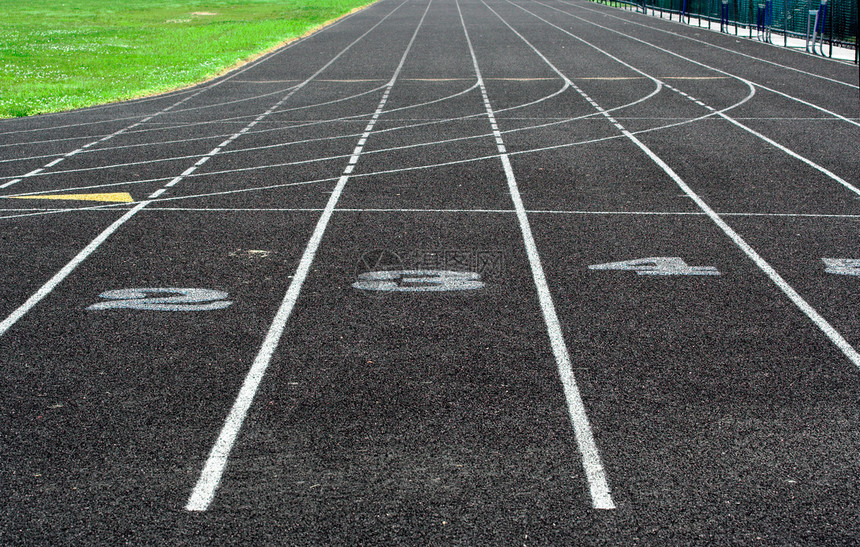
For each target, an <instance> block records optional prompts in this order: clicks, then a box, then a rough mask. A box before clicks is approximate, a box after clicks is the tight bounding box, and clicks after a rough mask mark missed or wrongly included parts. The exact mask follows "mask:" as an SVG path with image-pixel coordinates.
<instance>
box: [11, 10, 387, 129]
mask: <svg viewBox="0 0 860 547" xmlns="http://www.w3.org/2000/svg"><path fill="white" fill-rule="evenodd" d="M369 5H370V4H368V6H365V7H369ZM359 11H361V10H359ZM359 11H354V12H352V13H348V14H346V15H344V16H343V17H341V18H340V19H338V20H336V21H334V22H332V23H331V24H329V25H326V26H323V27H320V28H318V29H317V30H315V31H313V32H312V33H311V34H308V35H307V36H302V37H300V38H298V39H296V40H294V41H292V42H290V43H289V44H285V45H284V46H283V47H281V48H278V49H276V50H274V51H270V52H269V53H266V54H264V55H263V56H261V57H259V58H257V59H254V60H253V61H251V62H249V63H248V64H246V65H244V66H242V67H239V68H238V69H236V70H235V71H233V72H232V73H230V74H225V75H223V76H220V77H218V78H216V79H214V80H213V81H210V82H204V83H201V84H198V85H202V86H204V87H205V89H202V90H198V92H200V91H206V90H209V89H211V88H214V87H217V86H219V85H221V84H223V83H224V82H227V81H229V80H232V79H233V78H235V77H236V76H238V75H240V74H242V73H244V72H246V71H248V70H250V69H252V68H255V67H257V66H258V65H261V64H263V63H265V62H267V61H270V60H271V59H272V58H273V57H276V56H278V55H280V54H282V53H283V52H285V51H287V50H289V49H291V48H293V47H294V46H297V45H299V44H300V43H304V42H306V41H308V40H310V39H311V38H314V37H316V36H318V35H319V34H321V33H324V32H326V31H328V30H330V29H332V28H335V27H337V26H338V25H340V24H341V23H343V22H344V21H346V20H347V19H350V18H352V17H354V16H355V15H356V14H358V13H359ZM196 87H197V86H195V87H192V88H190V89H180V90H176V91H169V92H167V93H164V94H161V95H156V96H154V97H144V98H142V99H132V100H129V101H122V102H120V103H114V104H106V105H96V106H90V107H86V108H83V109H78V110H75V111H73V113H75V114H77V113H80V112H91V111H94V110H106V109H109V108H121V107H126V106H128V105H134V104H139V103H144V102H150V101H156V100H159V99H164V98H166V97H171V96H173V95H181V94H185V93H194V94H195V95H196V94H197V93H195V89H196ZM289 89H291V88H287V89H286V90H289ZM69 114H70V112H51V113H47V114H42V115H41V117H49V116H58V117H59V116H67V115H69ZM140 117H141V116H129V117H121V118H113V119H111V120H102V121H94V122H84V123H75V124H66V125H57V126H51V127H40V128H35V129H21V130H16V131H6V132H0V135H11V134H14V133H27V132H34V131H51V130H56V129H65V128H69V127H83V126H88V125H97V124H102V123H111V122H116V121H125V120H134V119H138V118H140ZM0 123H2V121H0Z"/></svg>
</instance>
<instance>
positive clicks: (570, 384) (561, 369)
mask: <svg viewBox="0 0 860 547" xmlns="http://www.w3.org/2000/svg"><path fill="white" fill-rule="evenodd" d="M456 4H457V12H458V13H459V14H460V23H461V24H462V26H463V32H464V33H465V35H466V43H467V44H468V45H469V52H470V54H471V56H472V64H473V66H474V68H475V74H476V75H477V76H478V82H479V83H480V86H481V95H482V97H483V100H484V108H485V110H486V112H487V118H488V119H489V121H490V123H491V124H492V125H493V126H496V127H497V123H496V117H495V113H494V112H493V107H492V105H491V104H490V98H489V96H488V95H487V88H486V86H485V85H484V82H483V80H482V78H481V69H480V67H479V66H478V59H477V57H476V55H475V49H474V47H473V46H472V40H471V39H470V38H469V31H468V30H467V28H466V22H465V20H464V19H463V12H462V11H461V10H460V2H459V0H457V2H456ZM484 5H485V6H486V3H485V4H484ZM487 7H489V6H487ZM493 134H494V135H495V137H496V143H497V146H498V149H499V154H500V159H501V161H502V167H503V169H504V172H505V178H506V179H507V182H508V190H509V192H510V195H511V200H512V201H513V204H514V209H515V211H516V215H517V220H518V222H519V226H520V231H521V232H522V236H523V242H524V244H525V248H526V255H527V256H528V260H529V266H530V267H531V271H532V277H533V279H534V283H535V287H536V288H537V293H538V300H539V302H540V307H541V311H542V312H543V317H544V322H545V323H546V327H547V334H548V335H549V340H550V345H551V347H552V352H553V355H554V356H555V360H556V366H557V368H558V374H559V378H560V380H561V384H562V386H563V389H564V395H565V399H566V400H567V406H568V414H569V416H570V420H571V423H572V424H573V430H574V436H575V438H576V444H577V446H578V448H579V453H580V455H581V456H582V466H583V468H584V470H585V475H586V478H587V480H588V486H589V491H590V494H591V503H592V506H593V507H594V508H595V509H615V502H613V501H612V495H611V493H610V490H609V483H608V482H607V480H606V472H605V470H604V468H603V462H602V461H601V458H600V452H599V451H598V449H597V443H596V442H595V440H594V434H593V432H592V430H591V424H590V423H589V420H588V414H587V412H586V410H585V404H584V403H583V401H582V396H581V395H580V392H579V387H578V386H577V384H576V378H575V376H574V374H573V365H572V363H571V359H570V354H569V353H568V350H567V344H566V343H565V341H564V333H563V330H562V328H561V322H560V321H559V319H558V314H557V313H556V310H555V304H553V300H552V294H551V292H550V289H549V284H548V283H547V280H546V275H545V273H544V270H543V265H542V264H541V260H540V254H539V253H538V249H537V244H536V243H535V240H534V236H533V234H532V229H531V224H530V223H529V218H528V215H527V213H526V209H525V205H524V204H523V201H522V197H521V196H520V191H519V188H518V187H517V180H516V177H515V176H514V171H513V168H512V167H511V162H510V158H509V157H508V154H507V153H506V151H505V147H504V145H503V141H502V135H501V133H500V132H499V130H498V129H494V130H493Z"/></svg>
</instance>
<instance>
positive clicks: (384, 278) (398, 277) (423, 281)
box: [352, 270, 484, 292]
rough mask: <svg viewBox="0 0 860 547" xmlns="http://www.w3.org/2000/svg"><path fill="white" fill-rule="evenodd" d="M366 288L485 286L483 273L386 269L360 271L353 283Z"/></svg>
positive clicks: (401, 289)
mask: <svg viewBox="0 0 860 547" xmlns="http://www.w3.org/2000/svg"><path fill="white" fill-rule="evenodd" d="M352 286H353V287H354V288H356V289H361V290H365V291H398V292H424V291H465V290H474V289H480V288H483V287H484V282H483V281H481V274H479V273H477V272H455V271H448V270H385V271H379V272H364V273H362V274H359V276H358V281H356V282H355V283H353V284H352Z"/></svg>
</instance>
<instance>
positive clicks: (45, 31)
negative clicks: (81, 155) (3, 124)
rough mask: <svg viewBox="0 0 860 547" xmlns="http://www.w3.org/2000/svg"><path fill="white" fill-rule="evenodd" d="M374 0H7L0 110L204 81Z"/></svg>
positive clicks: (52, 106)
mask: <svg viewBox="0 0 860 547" xmlns="http://www.w3.org/2000/svg"><path fill="white" fill-rule="evenodd" d="M371 1H372V0H205V1H187V0H66V1H63V0H2V8H0V11H2V12H3V16H2V17H0V117H4V118H8V117H16V116H28V115H31V114H39V113H45V112H57V111H61V110H68V109H72V108H80V107H83V106H91V105H95V104H102V103H107V102H112V101H116V100H122V99H131V98H135V97H141V96H145V95H150V94H154V93H159V92H163V91H167V90H170V89H175V88H178V87H182V86H186V85H189V84H192V83H195V82H199V81H202V80H205V79H206V78H208V77H211V76H213V75H216V74H218V73H219V72H222V71H223V70H224V69H226V68H228V67H230V66H233V65H235V64H236V63H238V62H241V61H242V60H244V59H248V58H250V57H253V56H254V55H255V54H258V53H260V52H262V51H265V50H267V49H270V48H271V47H273V46H275V45H277V44H279V43H282V42H284V41H286V40H288V39H290V38H294V37H297V36H301V35H302V34H305V33H306V32H308V31H309V30H311V29H313V28H314V27H317V26H319V25H321V24H323V23H325V22H326V21H329V20H331V19H335V18H337V17H339V16H340V15H343V14H345V13H348V12H349V11H351V10H352V9H354V8H356V7H359V6H362V5H366V4H369V3H371Z"/></svg>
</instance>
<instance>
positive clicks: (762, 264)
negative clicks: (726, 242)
mask: <svg viewBox="0 0 860 547" xmlns="http://www.w3.org/2000/svg"><path fill="white" fill-rule="evenodd" d="M482 1H483V0H482ZM507 1H508V3H510V4H513V2H511V1H510V0H507ZM533 1H534V0H533ZM538 3H539V2H538ZM513 5H516V4H513ZM517 7H520V9H523V10H524V11H526V12H528V10H526V9H525V8H522V7H521V6H517ZM494 13H495V12H494ZM529 13H530V12H529ZM496 15H497V16H498V14H496ZM535 17H538V16H536V15H535ZM499 18H500V19H501V16H499ZM538 19H540V17H538ZM541 20H543V19H541ZM503 21H504V20H503ZM506 24H507V23H506ZM549 24H550V25H551V26H555V25H552V23H549ZM556 28H558V27H556ZM560 30H563V31H564V29H560ZM564 32H565V33H567V34H569V35H571V36H573V35H572V34H570V33H569V32H567V31H564ZM520 37H521V38H522V40H523V41H525V42H526V43H527V44H529V46H530V47H531V48H532V49H533V50H534V52H535V53H536V54H537V55H538V56H540V57H541V59H543V60H544V62H546V63H547V64H548V65H549V66H550V67H552V69H553V70H554V71H555V72H556V73H558V74H559V75H562V76H563V74H562V73H561V71H560V70H558V68H556V67H555V65H553V64H552V63H551V62H550V61H549V59H547V58H546V57H544V55H543V54H542V53H541V52H540V51H539V50H538V49H537V48H536V47H535V46H533V45H532V44H531V43H530V42H528V40H526V39H525V38H524V37H522V36H521V35H520ZM577 39H579V40H581V39H580V38H577ZM581 41H582V42H584V43H587V42H585V40H581ZM563 77H565V76H563ZM573 87H574V88H575V89H576V90H577V91H578V92H579V94H580V95H582V96H583V97H584V98H586V99H587V100H588V101H589V102H590V103H591V104H592V105H593V106H594V107H595V109H597V110H598V111H599V112H601V114H603V115H604V117H606V119H607V120H608V121H610V122H611V123H612V124H613V125H615V127H617V128H618V130H619V131H620V132H621V133H622V134H623V135H624V136H625V137H627V138H628V139H629V140H630V141H631V142H632V143H633V144H635V145H636V146H637V147H638V148H639V149H640V150H641V151H642V152H644V153H645V154H646V155H647V156H648V157H649V158H651V160H652V161H653V162H654V163H656V164H657V165H658V166H659V167H660V168H661V169H662V170H663V172H664V173H666V174H667V175H668V176H669V178H671V179H672V180H673V181H674V182H675V183H676V184H677V185H678V187H679V188H681V190H682V191H683V192H684V194H686V195H687V196H688V197H689V198H690V199H692V200H693V201H694V202H695V203H696V205H698V206H699V208H700V209H701V210H702V211H704V213H705V214H706V215H707V216H708V217H709V218H710V219H711V220H712V221H713V222H714V223H715V224H716V225H717V226H718V227H719V228H720V230H722V231H723V233H724V234H726V236H728V237H729V239H731V240H732V242H734V243H735V245H737V246H738V248H739V249H740V250H741V251H742V252H743V253H744V254H745V255H746V256H747V257H748V258H749V259H750V260H752V261H753V263H755V265H756V266H758V268H759V269H760V270H761V271H762V272H764V273H765V275H767V277H768V278H770V280H771V281H772V282H773V283H774V284H775V285H776V286H777V287H778V288H779V289H780V290H781V291H782V292H783V293H784V294H785V295H786V296H787V297H788V298H789V300H791V302H792V303H793V304H794V305H795V306H797V308H798V309H799V310H800V311H801V312H803V313H804V315H806V316H807V317H808V318H809V319H810V320H811V321H812V323H813V324H814V325H815V326H817V327H818V328H819V329H820V330H821V332H822V333H824V335H825V336H826V337H827V338H828V339H830V341H831V342H832V343H833V344H834V345H835V346H836V347H837V348H839V350H840V351H842V353H843V355H845V357H847V358H848V360H849V361H851V362H852V363H853V364H854V366H856V367H857V368H860V353H858V352H857V350H855V349H854V347H853V346H852V345H851V344H850V343H848V341H847V340H845V338H844V337H843V336H842V335H841V334H840V333H839V332H838V331H837V330H836V329H835V328H834V327H833V326H832V325H831V324H830V323H829V322H828V321H827V320H826V319H825V318H824V317H823V316H822V315H821V314H819V313H818V311H816V310H815V309H814V308H813V307H812V306H811V305H810V304H809V303H808V302H806V300H805V299H804V298H803V297H802V296H801V295H800V293H798V292H797V291H795V290H794V288H792V287H791V286H790V285H789V284H788V282H786V281H785V279H783V278H782V276H780V275H779V273H778V272H777V271H776V270H775V269H774V268H773V267H772V266H771V265H770V264H769V263H768V262H767V261H766V260H765V259H764V258H762V257H761V255H759V254H758V253H757V252H756V251H755V249H753V248H752V247H751V246H750V245H749V244H748V243H747V242H746V241H745V240H744V239H743V238H742V237H741V236H740V234H738V233H737V232H736V231H735V230H734V229H733V228H732V227H731V226H729V225H728V224H727V223H726V222H725V221H724V220H723V219H722V217H721V216H720V215H719V214H717V213H716V211H714V210H713V209H711V207H710V206H709V205H708V204H707V203H705V201H704V200H703V199H702V198H701V197H699V195H698V194H696V193H695V192H694V191H693V189H692V188H690V187H689V186H688V185H687V184H686V183H685V182H684V180H683V179H682V178H681V177H680V176H679V175H678V174H677V173H676V172H675V171H674V170H673V169H672V168H671V167H670V166H669V165H668V164H667V163H666V162H665V161H663V159H662V158H660V157H659V156H658V155H657V154H655V153H654V152H653V151H652V150H651V149H650V148H648V146H647V145H645V143H643V142H642V141H641V140H639V138H638V137H636V135H634V134H632V133H631V132H629V131H628V130H627V129H626V128H625V127H624V126H622V125H621V124H620V123H618V121H617V120H615V119H614V118H613V117H612V115H610V114H609V113H608V112H606V111H605V110H603V108H601V106H600V105H599V104H597V103H596V102H595V101H594V100H593V99H591V98H590V97H589V96H588V95H587V94H586V93H585V92H584V91H582V90H581V89H579V88H578V87H576V86H573Z"/></svg>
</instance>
